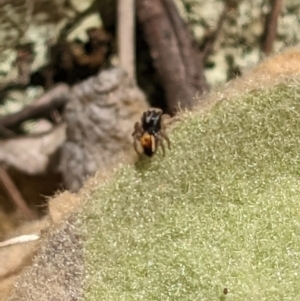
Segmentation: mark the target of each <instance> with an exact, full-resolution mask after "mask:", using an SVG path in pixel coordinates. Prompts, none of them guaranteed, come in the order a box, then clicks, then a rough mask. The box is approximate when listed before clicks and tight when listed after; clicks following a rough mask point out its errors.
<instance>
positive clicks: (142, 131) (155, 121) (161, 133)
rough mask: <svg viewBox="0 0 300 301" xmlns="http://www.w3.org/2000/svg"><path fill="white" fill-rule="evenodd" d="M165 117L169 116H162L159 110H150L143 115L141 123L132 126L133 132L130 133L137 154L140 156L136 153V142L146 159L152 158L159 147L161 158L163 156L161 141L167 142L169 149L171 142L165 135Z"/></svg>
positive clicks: (163, 148) (163, 150)
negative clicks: (161, 153)
mask: <svg viewBox="0 0 300 301" xmlns="http://www.w3.org/2000/svg"><path fill="white" fill-rule="evenodd" d="M167 117H169V115H167V114H163V112H162V110H160V109H150V110H148V111H146V112H144V113H143V115H142V118H141V122H136V123H135V124H134V132H133V133H132V136H133V139H134V142H133V146H134V149H135V151H136V152H137V153H138V154H140V152H139V151H138V142H139V143H140V145H141V146H142V148H143V152H144V153H145V154H146V155H147V156H148V157H152V156H153V155H154V154H155V153H156V151H157V149H158V147H159V146H160V147H161V149H162V152H163V156H165V146H164V144H163V139H165V140H166V141H167V144H168V148H169V149H171V141H170V139H169V137H168V136H167V134H166V133H165V129H166V125H165V119H166V118H167Z"/></svg>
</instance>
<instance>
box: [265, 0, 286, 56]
mask: <svg viewBox="0 0 300 301" xmlns="http://www.w3.org/2000/svg"><path fill="white" fill-rule="evenodd" d="M270 5H271V10H270V13H269V14H268V16H267V18H266V24H265V31H264V36H263V45H262V51H263V52H264V53H265V54H266V55H270V54H271V53H272V50H273V44H274V41H275V39H276V34H277V23H278V17H279V15H280V13H281V9H282V0H274V1H270Z"/></svg>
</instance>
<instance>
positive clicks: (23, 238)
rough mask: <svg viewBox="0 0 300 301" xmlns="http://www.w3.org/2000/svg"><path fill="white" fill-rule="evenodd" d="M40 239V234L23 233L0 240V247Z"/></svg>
mask: <svg viewBox="0 0 300 301" xmlns="http://www.w3.org/2000/svg"><path fill="white" fill-rule="evenodd" d="M38 239H40V235H38V234H28V235H21V236H17V237H14V238H10V239H7V240H5V241H2V242H0V248H4V247H8V246H12V245H16V244H20V243H25V242H30V241H35V240H38Z"/></svg>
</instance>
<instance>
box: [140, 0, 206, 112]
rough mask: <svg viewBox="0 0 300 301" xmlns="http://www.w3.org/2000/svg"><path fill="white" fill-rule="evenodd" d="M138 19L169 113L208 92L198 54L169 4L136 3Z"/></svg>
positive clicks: (162, 1) (154, 1) (158, 0)
mask: <svg viewBox="0 0 300 301" xmlns="http://www.w3.org/2000/svg"><path fill="white" fill-rule="evenodd" d="M136 4H137V5H136V7H137V17H138V20H139V24H140V26H141V28H142V31H143V33H144V38H145V41H146V42H147V44H148V46H149V49H150V54H151V57H152V60H153V65H154V67H155V69H156V71H157V74H158V75H159V78H160V81H161V84H162V87H163V89H164V90H165V95H166V101H167V105H168V110H167V111H168V113H170V114H172V115H173V114H174V113H176V111H178V109H179V107H181V108H182V109H190V108H191V107H192V106H193V105H194V103H195V102H196V100H195V96H196V95H197V94H200V95H201V94H203V93H204V92H206V91H207V90H208V84H207V82H206V79H205V76H204V68H203V64H202V58H201V53H200V51H199V49H198V48H197V46H196V43H195V42H194V39H193V37H192V35H191V33H190V32H189V30H188V29H187V27H186V26H185V24H184V22H183V20H182V19H181V17H180V15H179V12H178V10H177V8H176V6H175V5H174V3H173V1H171V0H151V1H149V0H136Z"/></svg>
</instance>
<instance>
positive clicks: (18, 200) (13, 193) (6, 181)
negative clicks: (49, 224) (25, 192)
mask: <svg viewBox="0 0 300 301" xmlns="http://www.w3.org/2000/svg"><path fill="white" fill-rule="evenodd" d="M0 181H1V182H2V185H3V187H4V188H5V190H6V192H7V195H8V196H9V197H10V198H11V200H12V201H13V202H14V204H15V205H16V206H17V207H18V208H19V209H20V210H21V212H22V213H23V215H24V217H25V218H26V219H34V218H36V214H35V213H34V212H33V211H32V210H31V209H30V208H29V207H28V206H27V204H26V202H25V200H24V199H23V197H22V195H21V193H20V191H19V190H18V188H17V187H16V185H15V183H14V182H13V180H12V179H11V177H10V176H9V174H8V173H7V171H6V170H5V169H4V168H2V167H0Z"/></svg>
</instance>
